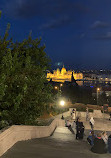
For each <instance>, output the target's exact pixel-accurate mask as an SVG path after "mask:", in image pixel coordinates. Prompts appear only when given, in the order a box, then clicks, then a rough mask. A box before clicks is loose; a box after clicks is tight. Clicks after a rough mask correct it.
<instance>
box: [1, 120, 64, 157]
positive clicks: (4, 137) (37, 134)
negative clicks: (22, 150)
mask: <svg viewBox="0 0 111 158" xmlns="http://www.w3.org/2000/svg"><path fill="white" fill-rule="evenodd" d="M57 126H65V121H64V120H61V119H57V118H56V119H55V120H54V121H53V122H52V123H51V124H50V125H49V126H22V125H13V126H11V127H10V128H9V129H7V130H5V131H4V132H2V133H1V134H0V156H1V155H3V154H4V153H5V152H6V151H7V150H8V149H10V148H11V147H12V146H13V145H14V144H15V143H16V142H18V141H23V140H28V139H33V138H41V137H48V136H50V135H51V134H52V132H53V131H54V129H55V128H56V127H57Z"/></svg>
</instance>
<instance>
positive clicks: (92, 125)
mask: <svg viewBox="0 0 111 158" xmlns="http://www.w3.org/2000/svg"><path fill="white" fill-rule="evenodd" d="M94 123H95V121H94V119H93V117H91V119H90V121H89V124H90V126H91V130H93V129H94Z"/></svg>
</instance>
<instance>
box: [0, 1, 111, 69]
mask: <svg viewBox="0 0 111 158" xmlns="http://www.w3.org/2000/svg"><path fill="white" fill-rule="evenodd" d="M0 10H2V17H1V21H0V34H1V35H3V32H4V31H5V29H6V26H7V23H10V24H11V29H10V34H9V35H10V37H13V39H14V40H15V41H16V40H17V41H21V40H23V39H24V38H27V37H28V35H29V33H30V31H31V32H32V37H33V38H37V37H38V38H39V37H42V43H45V45H46V50H45V51H46V53H47V55H48V56H49V57H50V58H51V59H52V63H53V64H54V63H57V62H62V63H64V65H65V66H66V68H68V69H70V68H72V67H73V68H74V69H111V0H0Z"/></svg>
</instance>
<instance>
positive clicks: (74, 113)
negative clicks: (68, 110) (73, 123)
mask: <svg viewBox="0 0 111 158" xmlns="http://www.w3.org/2000/svg"><path fill="white" fill-rule="evenodd" d="M72 119H73V120H75V119H76V110H75V109H73V110H72Z"/></svg>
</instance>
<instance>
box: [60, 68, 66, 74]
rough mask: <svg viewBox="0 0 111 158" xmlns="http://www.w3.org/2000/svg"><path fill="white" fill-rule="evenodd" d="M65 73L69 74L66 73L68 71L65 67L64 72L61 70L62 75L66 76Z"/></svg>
mask: <svg viewBox="0 0 111 158" xmlns="http://www.w3.org/2000/svg"><path fill="white" fill-rule="evenodd" d="M65 73H67V71H66V69H65V68H64V66H63V68H62V70H61V74H62V75H64V74H65Z"/></svg>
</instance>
